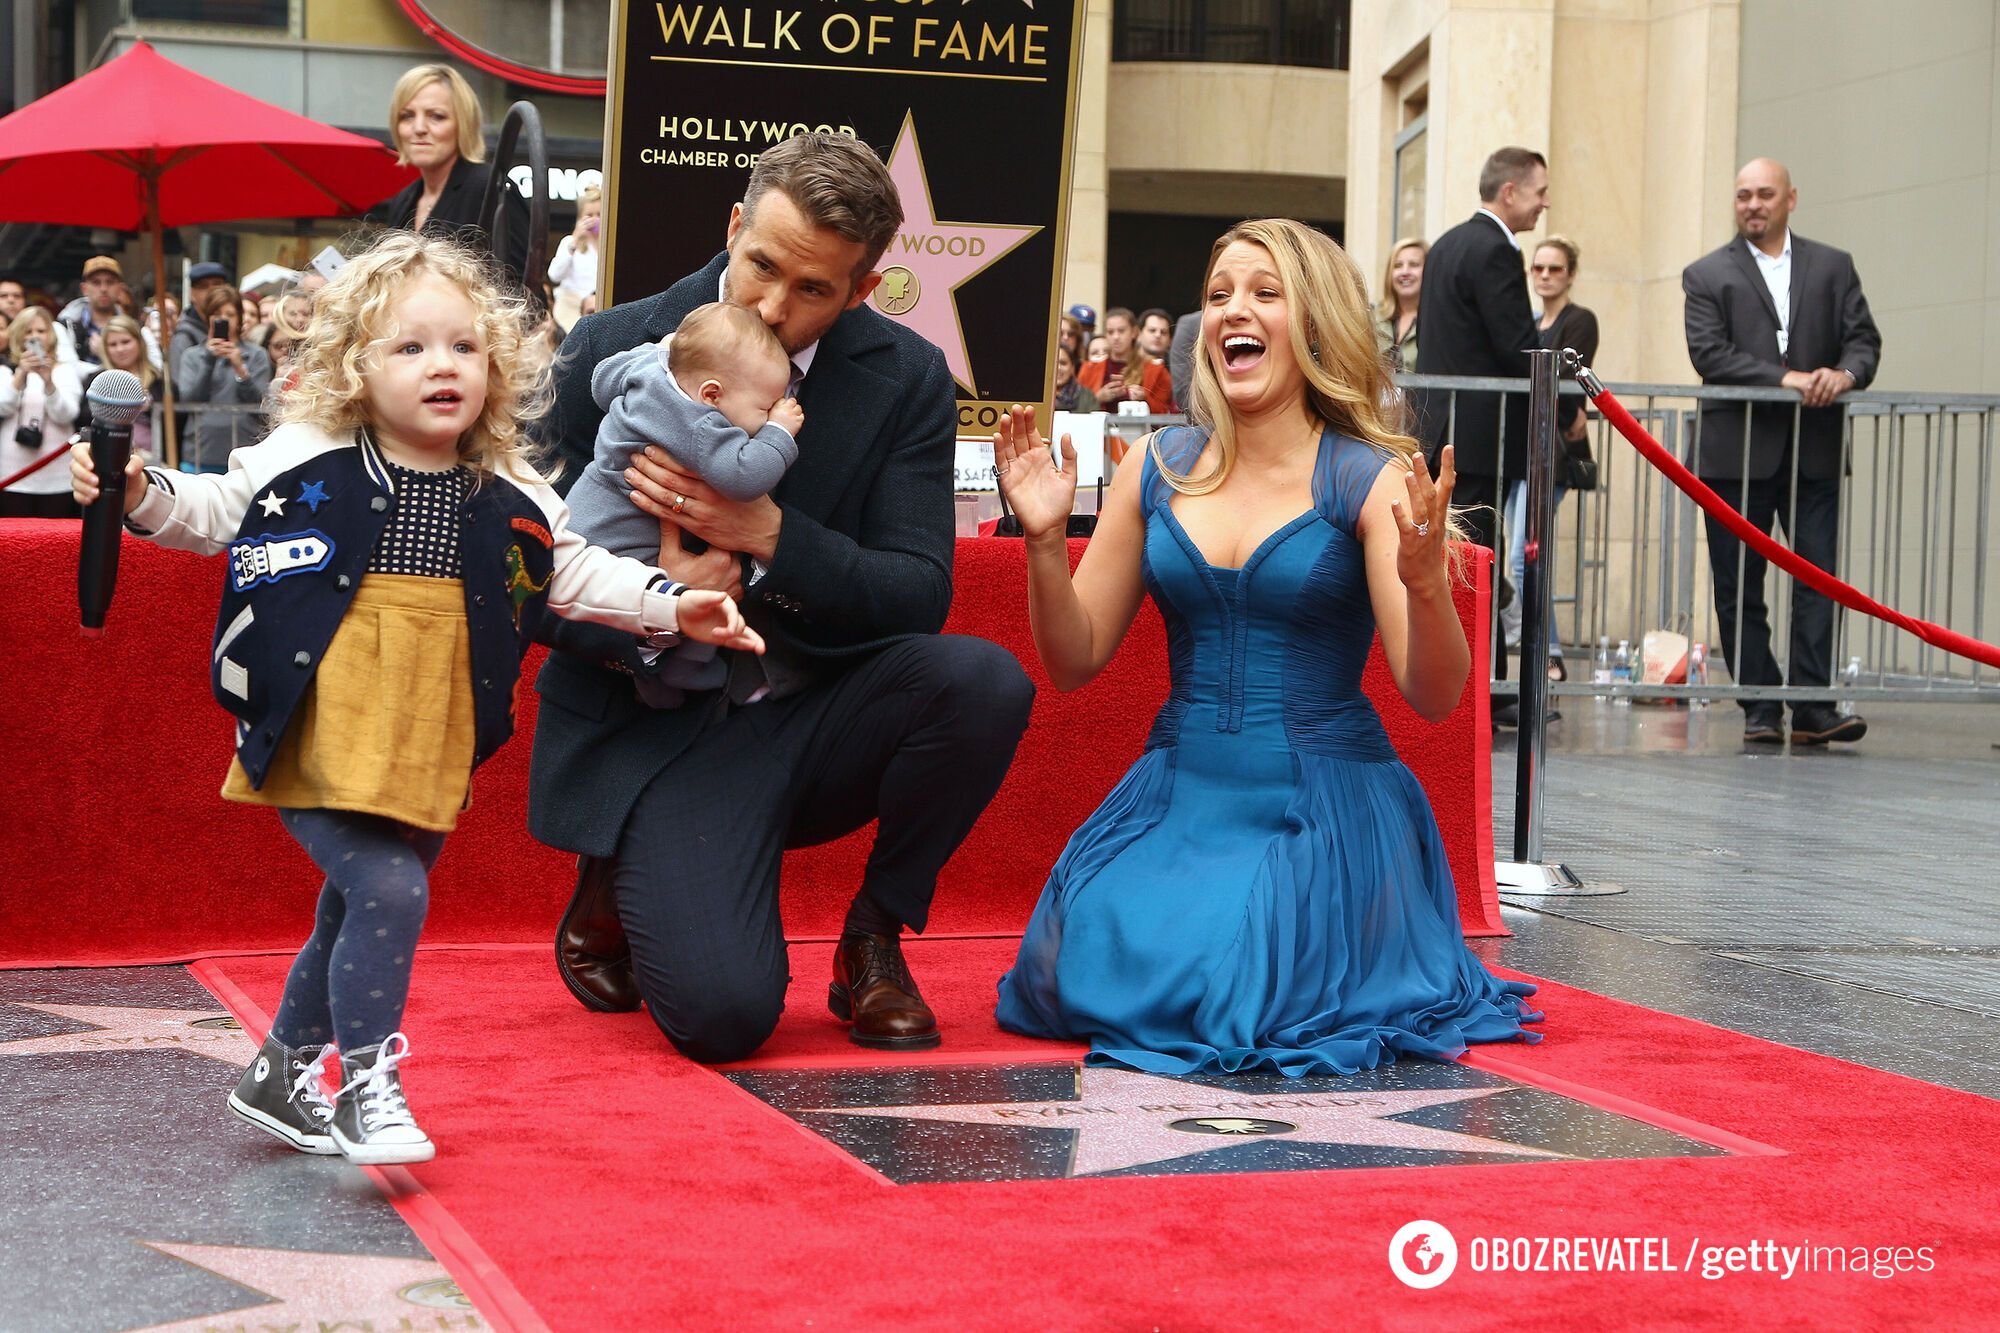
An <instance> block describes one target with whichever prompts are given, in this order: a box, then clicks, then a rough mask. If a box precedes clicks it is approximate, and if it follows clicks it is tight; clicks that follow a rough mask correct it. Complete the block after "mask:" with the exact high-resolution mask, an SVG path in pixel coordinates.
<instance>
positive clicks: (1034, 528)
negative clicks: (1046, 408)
mask: <svg viewBox="0 0 2000 1333" xmlns="http://www.w3.org/2000/svg"><path fill="white" fill-rule="evenodd" d="M993 474H994V476H995V477H997V478H998V479H999V482H1000V493H1001V494H1002V495H1004V496H1006V497H1007V503H1008V504H1010V505H1012V506H1013V508H1014V515H1015V517H1017V518H1019V519H1020V520H1021V532H1022V535H1023V536H1027V537H1042V536H1047V535H1048V534H1049V533H1052V532H1053V533H1058V534H1059V533H1061V532H1063V531H1064V530H1065V529H1066V528H1067V527H1068V525H1069V516H1070V511H1071V510H1072V509H1074V508H1075V507H1076V446H1075V445H1073V444H1071V443H1070V438H1069V436H1067V435H1065V436H1063V437H1062V466H1061V467H1057V466H1056V464H1055V460H1054V459H1052V458H1050V457H1049V446H1048V441H1046V440H1044V439H1043V438H1042V433H1041V432H1040V431H1039V430H1037V429H1035V410H1034V409H1033V408H1031V407H1022V406H1021V405H1020V404H1018V403H1017V404H1015V405H1014V406H1013V408H1011V409H1010V410H1009V411H1008V412H1007V414H1006V415H1005V416H1003V417H1001V418H1000V429H999V430H997V431H995V432H994V433H993Z"/></svg>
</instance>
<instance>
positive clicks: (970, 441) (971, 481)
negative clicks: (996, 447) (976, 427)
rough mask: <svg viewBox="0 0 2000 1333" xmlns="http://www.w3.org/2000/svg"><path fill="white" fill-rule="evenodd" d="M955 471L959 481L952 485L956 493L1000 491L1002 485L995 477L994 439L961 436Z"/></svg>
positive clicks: (979, 436) (986, 436)
mask: <svg viewBox="0 0 2000 1333" xmlns="http://www.w3.org/2000/svg"><path fill="white" fill-rule="evenodd" d="M955 470H956V473H957V480H956V481H954V482H953V484H952V489H953V490H955V491H997V490H999V489H1000V485H999V483H998V482H997V481H995V480H994V477H993V437H992V436H991V435H961V436H959V437H958V458H957V463H956V467H955Z"/></svg>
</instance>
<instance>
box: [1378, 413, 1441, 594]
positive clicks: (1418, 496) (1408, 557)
mask: <svg viewBox="0 0 2000 1333" xmlns="http://www.w3.org/2000/svg"><path fill="white" fill-rule="evenodd" d="M1457 484H1458V468H1457V467H1456V465H1455V462H1454V457H1453V450H1452V447H1451V446H1450V445H1448V444H1447V445H1446V446H1445V447H1444V451H1443V452H1442V453H1441V454H1440V455H1439V456H1438V477H1437V480H1436V481H1435V482H1433V481H1432V480H1431V477H1430V469H1429V468H1427V467H1424V466H1423V465H1422V462H1421V460H1419V461H1418V463H1417V466H1415V467H1412V468H1411V469H1410V470H1409V471H1408V472H1406V473H1404V474H1403V490H1404V498H1402V499H1401V500H1391V501H1390V502H1389V508H1390V510H1391V512H1393V513H1394V514H1395V515H1396V531H1397V533H1398V534H1399V536H1400V537H1401V539H1402V540H1401V542H1400V543H1399V544H1398V545H1397V547H1396V576H1397V577H1398V578H1400V579H1402V581H1403V586H1404V587H1405V588H1408V589H1410V590H1411V591H1412V592H1417V591H1432V590H1435V589H1436V588H1438V587H1440V586H1442V585H1443V583H1444V582H1445V559H1444V550H1445V543H1446V542H1447V541H1449V540H1451V491H1452V487H1453V486H1455V485H1457Z"/></svg>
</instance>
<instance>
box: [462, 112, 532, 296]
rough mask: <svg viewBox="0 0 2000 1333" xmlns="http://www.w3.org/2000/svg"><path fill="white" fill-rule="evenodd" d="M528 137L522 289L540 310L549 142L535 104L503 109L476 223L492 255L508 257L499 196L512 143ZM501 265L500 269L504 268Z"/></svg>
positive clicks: (510, 161) (504, 211)
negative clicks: (488, 240) (528, 186)
mask: <svg viewBox="0 0 2000 1333" xmlns="http://www.w3.org/2000/svg"><path fill="white" fill-rule="evenodd" d="M524 131H525V132H526V134H527V136H528V171H529V173H530V176H531V184H532V187H533V192H532V193H531V194H530V195H529V196H528V255H527V258H526V259H524V260H523V261H522V273H521V285H522V286H523V287H524V288H526V289H527V292H528V299H529V300H530V302H532V303H533V305H534V308H535V309H536V310H540V309H541V308H542V302H541V300H540V297H539V293H540V291H541V288H542V280H543V278H544V276H545V275H546V274H547V272H548V267H549V141H548V136H546V135H545V134H543V133H542V113H541V112H540V111H538V110H536V108H535V104H534V103H533V102H516V103H514V105H512V106H510V107H508V108H507V119H506V120H504V121H502V122H501V125H500V138H499V141H498V142H497V143H496V144H494V147H493V161H492V163H491V165H490V166H489V167H488V168H487V172H486V193H485V194H483V195H482V196H480V199H479V220H480V221H481V222H482V223H484V224H485V227H486V234H487V235H488V236H489V237H491V238H492V243H493V257H494V258H495V259H499V258H500V256H502V255H504V254H506V253H507V243H508V241H510V240H511V239H512V238H511V237H510V236H508V234H507V206H506V200H504V199H502V198H501V197H500V192H501V191H502V190H504V189H506V188H507V169H508V168H509V167H510V166H511V165H513V161H514V141H515V140H516V139H518V138H519V137H520V136H521V134H522V133H523V132H524ZM504 262H505V261H502V263H503V266H504Z"/></svg>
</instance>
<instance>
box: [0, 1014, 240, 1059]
mask: <svg viewBox="0 0 2000 1333" xmlns="http://www.w3.org/2000/svg"><path fill="white" fill-rule="evenodd" d="M9 1003H12V1004H18V1005H19V1006H20V1007H21V1008H23V1009H34V1010H36V1011H38V1012H40V1013H44V1014H54V1015H55V1016H56V1017H57V1018H69V1019H74V1020H76V1021H77V1022H79V1023H89V1024H92V1025H93V1029H92V1030H91V1031H89V1032H64V1033H60V1034H58V1035H56V1036H53V1037H24V1038H21V1039H20V1040H17V1041H0V1056H5V1055H59V1054H63V1053H66V1052H71V1051H76V1052H82V1053H85V1054H91V1055H99V1054H102V1053H104V1052H106V1051H167V1050H183V1051H192V1052H193V1053H194V1054H196V1055H205V1056H207V1057H208V1058H209V1059H211V1060H220V1061H221V1062H222V1063H223V1064H226V1065H234V1066H235V1067H236V1068H238V1069H243V1068H246V1067H247V1066H248V1065H249V1064H250V1062H251V1061H252V1060H254V1059H256V1058H257V1044H256V1043H255V1042H253V1041H251V1040H250V1038H249V1037H248V1036H246V1035H245V1034H244V1032H243V1029H241V1028H240V1027H237V1026H236V1025H235V1024H234V1022H233V1021H231V1020H229V1018H228V1015H226V1014H224V1013H222V1012H221V1011H220V1010H216V1009H136V1008H131V1007H128V1006H125V1005H101V1004H30V1003H28V1002H27V1001H26V1000H13V1001H9ZM222 1022H228V1024H229V1025H228V1026H227V1027H223V1026H214V1027H203V1026H198V1025H199V1024H204V1023H209V1024H217V1023H222Z"/></svg>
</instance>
